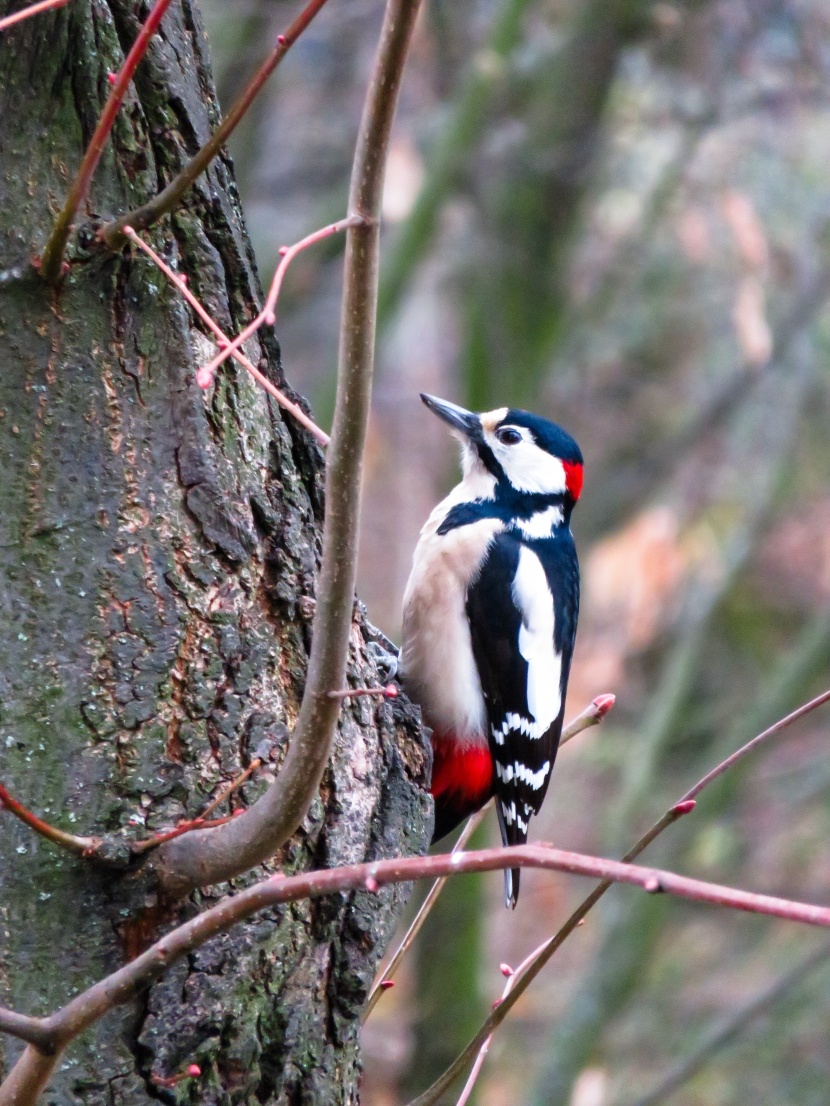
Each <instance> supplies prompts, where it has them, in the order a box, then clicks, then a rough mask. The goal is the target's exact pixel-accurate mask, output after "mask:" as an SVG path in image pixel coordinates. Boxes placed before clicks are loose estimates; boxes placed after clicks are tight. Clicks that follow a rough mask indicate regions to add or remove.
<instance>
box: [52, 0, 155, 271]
mask: <svg viewBox="0 0 830 1106" xmlns="http://www.w3.org/2000/svg"><path fill="white" fill-rule="evenodd" d="M169 6H170V0H156V2H155V4H153V7H152V8H151V10H150V14H149V15H148V16H147V19H146V20H145V22H144V26H143V27H142V28H141V30H140V31H139V32H138V37H137V38H136V40H135V42H134V43H133V45H132V48H131V50H130V52H129V54H127V57H126V58H125V60H124V64H123V65H122V66H121V69H120V70H119V72H118V75H117V76H116V78H115V81H114V83H113V86H112V91H111V92H110V94H109V96H108V98H107V102H106V104H105V105H104V110H103V111H102V112H101V118H100V119H99V120H98V126H97V127H96V128H95V131H94V133H93V135H92V138H91V140H90V143H89V146H88V147H87V151H86V153H85V154H84V158H83V161H82V162H81V167H80V169H79V170H78V172H77V175H76V176H75V180H74V181H73V182H72V187H71V188H70V189H69V195H68V196H67V197H66V202H65V203H64V205H63V209H62V211H61V213H60V215H59V216H58V218H57V219H56V221H55V225H54V227H53V228H52V233H51V234H50V236H49V241H48V242H47V243H46V248H45V249H44V251H43V257H42V258H41V262H40V275H41V276H42V277H43V279H44V280H45V281H46V283H47V284H56V283H57V282H58V280H59V279H60V277H61V274H62V272H63V255H64V251H65V250H66V243H67V241H68V239H69V233H70V231H71V230H72V223H73V221H74V219H75V216H76V215H77V213H78V208H79V207H80V206H81V204H82V203H83V201H84V197H85V196H86V194H87V190H88V189H89V185H90V182H91V181H92V177H93V174H94V173H95V170H96V169H97V167H98V162H99V161H100V160H101V154H102V153H103V151H104V146H105V144H106V141H107V139H108V138H109V134H110V131H111V130H112V127H113V124H114V123H115V117H116V115H117V114H118V109H119V108H120V107H121V102H122V101H123V99H124V97H125V96H126V94H127V89H128V88H129V85H130V81H131V80H132V79H133V74H134V73H135V70H136V67H137V66H138V63H139V62H140V61H141V59H142V58H143V57H144V55H145V53H146V51H147V47H148V46H149V44H150V39H151V38H152V37H153V35H154V34H155V33H156V31H157V30H158V27H159V24H160V23H161V19H162V16H163V15H164V13H165V12H166V11H167V9H168V8H169Z"/></svg>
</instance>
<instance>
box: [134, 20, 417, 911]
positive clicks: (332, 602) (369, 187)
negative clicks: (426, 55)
mask: <svg viewBox="0 0 830 1106" xmlns="http://www.w3.org/2000/svg"><path fill="white" fill-rule="evenodd" d="M419 7H420V0H388V3H387V6H386V12H385V15H384V21H383V27H382V29H381V38H380V44H379V47H378V53H377V57H376V59H375V64H374V69H373V73H372V78H371V82H370V85H369V89H368V91H367V95H366V102H365V105H364V109H363V118H362V119H361V124H360V132H359V135H358V141H357V148H356V150H355V158H354V165H353V169H352V181H351V188H350V194H349V216H350V217H356V220H359V221H356V222H355V223H354V225H352V226H350V227H349V229H348V231H347V235H346V259H345V278H344V290H343V307H342V314H341V324H340V356H339V367H338V378H337V399H336V403H335V412H334V425H333V430H332V441H331V446H330V448H329V452H328V460H327V466H326V514H325V522H324V527H323V560H322V566H321V570H320V577H319V580H318V584H317V606H316V610H315V615H314V627H313V636H312V645H311V657H310V659H309V667H308V674H307V679H306V687H305V692H304V694H303V701H302V704H301V707H300V713H299V718H298V720H297V724H296V726H295V728H294V732H293V734H292V736H291V741H290V744H289V747H288V752H287V754H286V757H285V760H284V762H283V764H282V767H281V769H280V773H279V775H278V777H277V779H276V780H275V782H274V783H273V784H272V785H271V787H270V788H269V789H268V791H267V792H266V793H265V794H264V795H263V796H262V798H260V799H259V801H258V802H256V803H255V804H254V805H253V806H252V807H251V808H250V809H249V810H248V811H246V812H245V813H244V814H243V815H242V816H241V817H240V818H236V819H234V820H233V821H232V822H229V823H227V825H225V826H222V827H220V828H219V829H215V830H197V831H195V832H194V833H189V834H186V835H185V836H183V837H180V838H178V839H177V840H176V841H172V842H170V843H169V844H167V845H164V846H162V848H161V849H159V850H158V851H157V852H156V854H155V856H154V858H153V861H152V863H153V864H154V867H155V870H156V873H157V875H158V878H159V881H160V883H161V885H162V887H163V888H164V889H165V891H166V892H167V893H168V894H183V893H185V892H186V891H188V890H189V889H191V888H193V887H198V886H201V885H203V884H206V883H215V882H218V881H220V880H225V879H230V878H232V877H233V876H235V875H238V874H239V873H240V872H244V871H247V870H248V869H249V868H252V867H253V866H254V865H255V864H258V863H260V862H261V861H262V860H265V859H266V858H267V857H269V856H272V855H273V854H274V853H275V852H276V850H277V849H278V848H279V847H280V845H282V844H283V843H284V842H285V841H286V840H287V839H288V837H289V836H290V835H291V834H292V833H293V832H294V831H295V830H296V828H297V826H298V825H299V824H300V823H301V822H302V819H303V818H304V816H305V813H306V811H307V810H308V806H309V803H310V802H311V800H312V798H313V796H314V795H315V793H316V792H317V789H318V787H319V784H320V779H321V777H322V774H323V770H324V769H325V766H326V763H327V761H328V758H329V754H330V751H331V744H332V741H333V738H334V730H335V726H336V724H337V719H338V717H339V714H340V707H341V704H340V701H339V700H337V699H331V698H329V692H330V691H336V690H338V689H339V688H341V687H342V686H343V683H344V680H345V668H346V652H347V648H348V639H349V633H350V630H351V623H352V610H353V606H354V587H355V575H356V564H357V534H358V526H359V517H360V486H361V478H362V471H363V447H364V442H365V439H366V428H367V424H368V418H369V402H370V395H371V383H372V373H373V368H374V342H375V317H376V313H377V280H378V246H379V235H380V225H379V220H380V205H381V197H382V193H383V178H384V171H385V166H386V157H387V152H388V148H389V135H390V132H391V128H392V119H393V117H394V113H395V107H396V104H397V99H398V90H399V88H400V83H401V78H402V74H403V67H404V63H405V61H406V56H407V53H408V50H409V43H410V40H411V37H412V31H413V29H414V25H415V18H416V16H417V14H418V10H419Z"/></svg>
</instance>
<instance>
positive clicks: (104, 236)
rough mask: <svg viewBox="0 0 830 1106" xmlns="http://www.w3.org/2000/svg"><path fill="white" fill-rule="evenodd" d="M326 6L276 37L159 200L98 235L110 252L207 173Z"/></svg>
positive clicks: (313, 4) (309, 8) (314, 0)
mask: <svg viewBox="0 0 830 1106" xmlns="http://www.w3.org/2000/svg"><path fill="white" fill-rule="evenodd" d="M325 3H326V0H309V3H308V4H306V6H305V7H304V8H303V10H302V11H301V12H300V14H299V15H298V16H297V18H296V19H294V20H293V21H292V23H291V24H290V25H289V27H288V28H287V29H286V30H285V32H284V33H283V34H281V35H277V45H276V46H275V47H274V49H273V50H272V51H271V53H270V54H269V55H268V57H267V58H266V59H265V61H264V62H263V63H262V65H261V66H260V67H259V69H258V70H257V71H256V73H255V74H254V76H253V78H252V79H251V81H250V83H249V84H248V86H247V87H246V88H245V90H244V91H243V92H242V94H241V96H240V97H239V99H238V100H237V101H236V103H235V104H234V105H233V107H232V108H231V110H230V111H229V112H228V114H227V115H226V116H225V118H224V119H223V120H222V122H221V123H220V124H219V126H218V127H217V128H216V130H215V131H214V132H213V134H212V135H211V136H210V138H209V139H208V141H207V142H206V143H205V144H204V146H202V148H201V149H200V150H199V151H198V152H197V153H196V154H194V156H193V157H192V158H191V160H190V161H189V162H188V163H187V165H186V166H185V167H184V169H182V171H181V172H180V173H179V175H178V176H177V177H175V178H174V180H172V181H171V182H170V184H168V185H167V187H166V188H165V189H163V190H162V191H161V192H160V193H159V194H158V196H154V197H153V199H152V200H150V201H149V202H148V203H146V204H144V205H143V206H142V207H139V208H136V210H135V211H130V212H128V213H127V214H126V215H122V216H121V218H120V219H116V220H115V222H113V223H109V224H108V225H107V226H105V227H103V228H102V229H101V230H100V231H99V233H98V237H99V238H100V239H101V240H102V241H103V242H106V244H107V245H108V246H109V247H110V249H113V250H117V249H120V248H121V246H122V245H123V236H124V233H125V230H126V227H128V226H132V227H133V228H135V229H137V230H147V229H148V228H149V227H151V226H153V224H154V223H157V222H158V221H159V219H160V218H161V217H162V215H166V214H167V213H168V212H170V211H173V210H174V209H175V208H176V206H177V205H178V203H179V201H180V200H181V198H182V196H183V195H184V194H185V192H186V191H187V190H188V188H190V186H191V184H193V182H194V181H195V180H196V179H197V178H198V177H200V176H201V175H202V173H204V171H205V169H207V167H208V165H210V163H211V161H213V159H214V158H215V157H216V155H217V154H218V153H219V151H220V150H221V149H222V147H223V146H224V145H225V143H226V142H227V141H228V139H229V138H230V136H231V135H232V134H233V132H234V131H235V130H236V127H237V125H238V124H239V123H240V122H241V120H242V119H243V118H244V116H245V114H246V112H247V111H248V108H249V107H250V106H251V104H252V103H253V102H254V99H255V98H256V96H257V95H258V93H259V91H260V89H261V88H262V86H263V85H264V84H265V82H266V81H267V80H268V78H269V77H270V76H271V74H272V73H273V72H274V70H275V69H276V68H277V66H278V65H279V63H280V62H281V61H282V59H283V58H284V57H285V55H286V54H287V53H288V51H289V50H290V49H291V47H292V46H293V45H294V43H295V42H296V41H297V39H298V38H299V37H300V35H301V34H302V33H303V31H304V30H305V29H306V27H307V26H308V25H309V23H311V21H312V19H313V18H314V17H315V15H317V13H318V12H319V11H320V9H321V8H322V7H323V6H324V4H325Z"/></svg>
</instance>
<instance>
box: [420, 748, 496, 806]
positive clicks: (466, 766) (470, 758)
mask: <svg viewBox="0 0 830 1106" xmlns="http://www.w3.org/2000/svg"><path fill="white" fill-rule="evenodd" d="M432 750H433V762H432V786H431V787H430V791H431V793H432V794H433V796H435V798H438V796H439V795H444V794H447V793H451V794H453V795H457V796H458V797H459V798H464V799H466V800H468V801H469V802H470V803H475V802H477V801H478V800H479V799H480V800H481V801H482V802H483V801H484V797H485V796H489V795H490V793H491V792H492V790H493V761H492V759H491V757H490V750H489V749H487V748H482V747H480V746H478V745H467V746H459V744H458V742H457V741H456V740H455V738H450V739H447V738H443V739H442V738H441V737H437V736H436V735H433V739H432Z"/></svg>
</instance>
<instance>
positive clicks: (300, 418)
mask: <svg viewBox="0 0 830 1106" xmlns="http://www.w3.org/2000/svg"><path fill="white" fill-rule="evenodd" d="M122 230H123V233H124V235H125V236H126V237H127V238H129V240H130V241H131V242H132V243H133V244H134V245H136V246H138V248H139V249H141V250H143V251H144V253H145V254H147V256H148V257H149V258H150V260H151V261H152V262H153V263H154V264H155V265H157V266H158V268H159V269H160V270H161V271H162V272H163V273H164V275H165V276H166V277H167V279H168V280H169V281H170V282H171V283H172V284H174V285H175V286H176V288H178V290H179V291H180V292H181V294H182V295H183V296H184V298H185V299H186V300H187V302H188V303H189V304H190V306H191V307H192V308H193V310H194V311H195V312H196V314H197V315H198V316H199V318H200V319H201V320H202V322H203V323H204V324H205V326H206V327H208V329H209V330H211V331H212V332H213V334H215V336H216V339H217V341H218V343H219V345H220V346H225V347H227V346H230V339H229V338H228V337H227V336H226V335H225V334H224V332H223V331H222V328H221V327H220V326H219V324H218V323H217V322H216V321H215V320H214V319H213V318H212V316H211V315H210V314H209V313H208V312H207V311H206V310H205V308H204V307H203V306H202V304H201V303H199V301H198V300H197V299H196V297H195V296H194V295H193V293H192V292H191V291H190V289H189V288H188V286H187V281H186V280H185V279H184V277H183V276H182V275H181V274H180V273H177V272H176V271H175V270H174V269H171V268H170V266H169V265H168V264H167V263H166V262H165V261H163V260H162V258H161V257H160V256H159V255H158V254H157V253H156V252H155V250H154V249H152V247H151V246H149V245H148V244H147V243H146V242H145V241H144V239H143V238H139V236H138V235H137V234H136V232H135V231H134V230H133V228H132V227H130V226H125V227H123V228H122ZM233 357H234V359H235V360H236V361H238V363H239V364H240V365H241V366H242V367H243V369H246V370H247V371H248V372H249V373H250V374H251V376H252V377H253V378H254V380H255V381H256V382H257V384H259V385H260V387H261V388H264V389H265V391H266V392H267V393H268V394H269V395H270V396H273V398H274V399H275V400H276V401H277V403H278V404H279V405H280V407H283V408H284V409H285V410H286V411H288V412H289V413H290V414H291V415H293V416H294V418H295V419H296V420H297V422H298V423H300V425H301V426H304V427H305V428H306V430H308V431H309V432H310V433H311V434H313V435H314V437H315V438H316V439H317V441H318V442H319V443H320V445H322V446H327V445H328V444H329V440H330V439H329V436H328V434H326V432H325V431H324V430H321V429H320V427H319V426H318V425H317V424H316V423H315V422H314V420H313V419H310V418H309V417H308V415H307V414H306V413H305V411H303V409H302V408H301V407H299V406H298V405H297V404H296V403H294V402H293V400H290V399H289V398H288V396H286V395H283V393H282V392H281V391H280V390H279V389H278V388H277V387H275V386H274V385H273V384H272V383H271V381H270V380H269V379H268V377H267V376H263V374H262V373H261V372H260V371H259V369H258V368H256V366H255V365H254V364H253V362H252V361H250V360H249V359H248V358H247V357H246V356H245V354H244V353H242V351H241V350H234V351H233Z"/></svg>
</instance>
